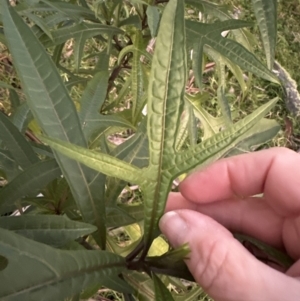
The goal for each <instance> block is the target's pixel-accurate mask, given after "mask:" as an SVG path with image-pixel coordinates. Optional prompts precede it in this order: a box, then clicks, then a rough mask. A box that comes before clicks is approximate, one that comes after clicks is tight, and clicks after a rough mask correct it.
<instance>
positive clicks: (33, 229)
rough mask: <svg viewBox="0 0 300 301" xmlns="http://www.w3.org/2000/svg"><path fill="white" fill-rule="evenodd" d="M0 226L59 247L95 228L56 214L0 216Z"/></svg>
mask: <svg viewBox="0 0 300 301" xmlns="http://www.w3.org/2000/svg"><path fill="white" fill-rule="evenodd" d="M0 227H1V228H4V229H7V230H11V231H14V232H15V233H17V234H20V235H22V236H25V237H27V238H29V239H33V240H35V241H38V242H41V243H44V244H47V245H51V246H53V247H61V246H63V245H65V244H66V243H68V242H69V241H70V240H74V239H76V238H78V237H81V236H83V235H87V234H90V233H92V232H94V231H96V230H97V228H96V227H95V226H92V225H90V224H86V223H82V222H76V221H72V220H69V219H67V218H66V217H64V216H58V215H39V216H38V215H37V216H33V215H22V216H9V217H0ZM0 252H1V251H0Z"/></svg>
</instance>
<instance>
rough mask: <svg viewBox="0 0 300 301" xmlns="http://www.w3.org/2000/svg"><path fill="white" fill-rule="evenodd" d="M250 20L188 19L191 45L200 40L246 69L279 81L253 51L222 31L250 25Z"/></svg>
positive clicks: (272, 80) (188, 39)
mask: <svg viewBox="0 0 300 301" xmlns="http://www.w3.org/2000/svg"><path fill="white" fill-rule="evenodd" d="M249 25H250V24H249V22H245V21H240V20H228V21H223V22H215V23H213V24H204V23H199V22H194V21H189V20H187V21H186V29H187V41H188V45H190V46H189V47H192V46H193V45H194V44H195V41H197V40H200V43H201V45H208V46H210V47H212V48H213V49H214V50H215V51H217V52H219V53H220V54H221V55H223V56H225V57H227V58H228V59H229V60H231V61H232V62H234V63H235V64H237V65H239V66H240V67H241V68H243V69H246V70H247V71H249V72H252V73H253V74H255V75H257V76H259V77H262V78H264V79H266V80H269V81H271V82H275V83H278V79H277V78H276V76H275V75H274V74H273V73H272V72H271V71H270V70H269V69H268V68H267V67H266V66H265V65H263V64H262V63H261V62H260V61H259V60H258V59H257V58H256V57H255V55H254V54H253V53H251V52H250V51H248V50H247V49H246V48H245V47H244V46H242V45H241V44H239V43H237V42H236V41H234V40H231V39H228V38H224V37H222V36H221V32H222V31H225V30H230V29H237V28H241V27H245V26H249Z"/></svg>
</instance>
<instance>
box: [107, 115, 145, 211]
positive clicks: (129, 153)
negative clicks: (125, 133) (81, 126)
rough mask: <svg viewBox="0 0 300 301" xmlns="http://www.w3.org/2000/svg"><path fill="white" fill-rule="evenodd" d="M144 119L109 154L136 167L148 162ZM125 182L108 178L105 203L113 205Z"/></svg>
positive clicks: (141, 166) (143, 165)
mask: <svg viewBox="0 0 300 301" xmlns="http://www.w3.org/2000/svg"><path fill="white" fill-rule="evenodd" d="M145 121H146V120H145V119H144V120H143V121H142V122H141V124H140V125H139V127H138V130H137V132H136V133H135V135H134V136H133V137H131V138H130V139H128V140H126V141H125V142H123V143H122V144H120V145H118V146H117V147H116V148H115V149H113V150H112V151H111V155H113V156H114V157H117V158H119V159H121V160H123V161H125V162H128V163H131V164H133V165H135V166H137V167H140V168H143V167H145V166H147V165H148V163H149V149H148V138H147V133H146V131H147V130H146V126H145V124H146V122H145ZM126 184H127V182H126V181H122V180H119V179H117V178H109V179H108V181H107V189H106V204H107V205H110V206H115V205H116V203H117V199H118V196H119V195H120V193H121V192H122V190H123V188H124V187H125V186H126Z"/></svg>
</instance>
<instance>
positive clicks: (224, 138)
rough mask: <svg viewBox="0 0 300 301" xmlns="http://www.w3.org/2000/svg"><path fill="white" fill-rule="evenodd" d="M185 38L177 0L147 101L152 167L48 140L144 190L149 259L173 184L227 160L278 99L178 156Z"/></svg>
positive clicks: (163, 30) (169, 9)
mask: <svg viewBox="0 0 300 301" xmlns="http://www.w3.org/2000/svg"><path fill="white" fill-rule="evenodd" d="M185 34H186V30H185V20H184V3H183V1H179V0H178V1H175V0H172V1H170V2H169V3H168V5H167V6H166V8H165V10H164V13H163V17H162V19H161V23H160V30H159V33H158V37H157V41H156V47H155V53H154V56H153V59H152V67H151V74H150V80H149V88H148V102H147V108H148V114H147V133H148V139H149V164H148V166H147V167H145V168H142V169H140V168H137V167H136V166H133V165H131V164H127V163H125V162H122V161H120V160H118V159H116V158H114V157H111V156H109V155H107V154H101V153H97V152H94V151H90V150H87V149H85V148H82V147H79V146H75V145H70V144H69V143H64V142H62V141H58V140H56V139H52V138H51V137H43V141H44V142H45V143H47V144H49V145H50V146H51V147H52V148H53V149H55V150H57V151H58V152H60V153H62V154H65V155H67V156H69V157H71V158H73V159H75V160H77V161H79V162H81V163H83V164H86V165H87V166H89V167H91V168H94V169H96V170H98V171H100V172H102V173H104V174H107V175H109V176H113V177H117V178H121V179H123V180H125V181H128V182H132V183H135V184H138V185H140V187H141V190H142V192H143V202H144V216H145V218H144V247H143V256H146V254H147V250H148V249H149V247H150V245H151V243H152V241H153V239H154V238H155V237H156V236H157V235H158V233H159V232H158V221H159V218H160V217H161V215H162V213H163V211H164V207H165V202H166V198H167V195H168V193H169V190H170V187H171V183H172V181H173V180H174V179H175V178H176V177H177V176H178V175H180V174H182V173H185V172H187V171H188V170H190V169H192V168H194V167H195V166H197V165H200V164H207V163H208V162H211V161H214V160H216V159H218V158H221V157H222V156H223V155H224V154H225V153H226V152H228V150H230V149H232V148H234V147H235V145H236V143H238V142H239V137H241V136H242V135H243V134H244V133H246V132H247V131H248V130H249V129H251V127H253V126H254V125H255V124H256V123H257V122H258V121H259V120H260V119H262V118H263V117H264V115H265V114H266V113H267V112H269V110H270V109H271V108H272V107H273V106H274V105H275V103H276V101H277V100H276V99H275V100H272V101H270V102H268V103H266V104H265V105H264V106H262V107H260V108H259V109H258V110H257V111H255V112H253V113H252V114H250V115H249V116H247V117H246V118H245V119H243V120H241V121H239V122H237V123H236V124H234V125H233V126H231V127H230V128H228V129H227V130H225V131H223V132H220V133H218V134H216V135H215V136H213V137H211V138H210V139H207V140H206V141H205V142H203V143H201V144H199V145H196V146H195V147H193V148H190V149H188V150H185V151H179V152H177V151H175V142H176V136H177V132H178V127H179V124H180V117H181V114H182V112H183V106H184V95H185V84H186V74H187V59H186V57H187V55H186V38H185ZM262 68H263V67H262ZM264 71H265V72H266V74H268V76H269V78H270V79H273V80H274V81H276V78H275V77H274V75H273V74H272V73H271V72H270V71H268V70H267V69H264Z"/></svg>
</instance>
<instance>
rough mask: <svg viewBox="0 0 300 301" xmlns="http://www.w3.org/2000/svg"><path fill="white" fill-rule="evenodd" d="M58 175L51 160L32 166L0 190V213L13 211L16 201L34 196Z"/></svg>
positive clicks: (58, 171)
mask: <svg viewBox="0 0 300 301" xmlns="http://www.w3.org/2000/svg"><path fill="white" fill-rule="evenodd" d="M60 175H61V171H60V168H59V166H58V165H57V163H56V161H55V160H53V159H52V160H47V161H41V162H38V163H36V164H33V165H32V166H30V167H29V168H27V169H26V170H25V171H23V172H22V173H20V174H19V175H17V176H16V177H15V178H14V179H13V180H12V181H11V182H9V183H8V184H7V185H6V186H4V187H3V188H2V189H1V190H0V213H6V212H9V211H10V210H14V209H15V208H16V205H15V203H16V202H17V201H18V200H20V199H21V198H22V197H24V196H27V195H30V196H34V195H36V194H37V193H38V191H39V190H41V189H42V188H44V187H45V186H46V184H48V183H49V182H50V181H52V180H53V179H55V178H57V177H59V176H60Z"/></svg>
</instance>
